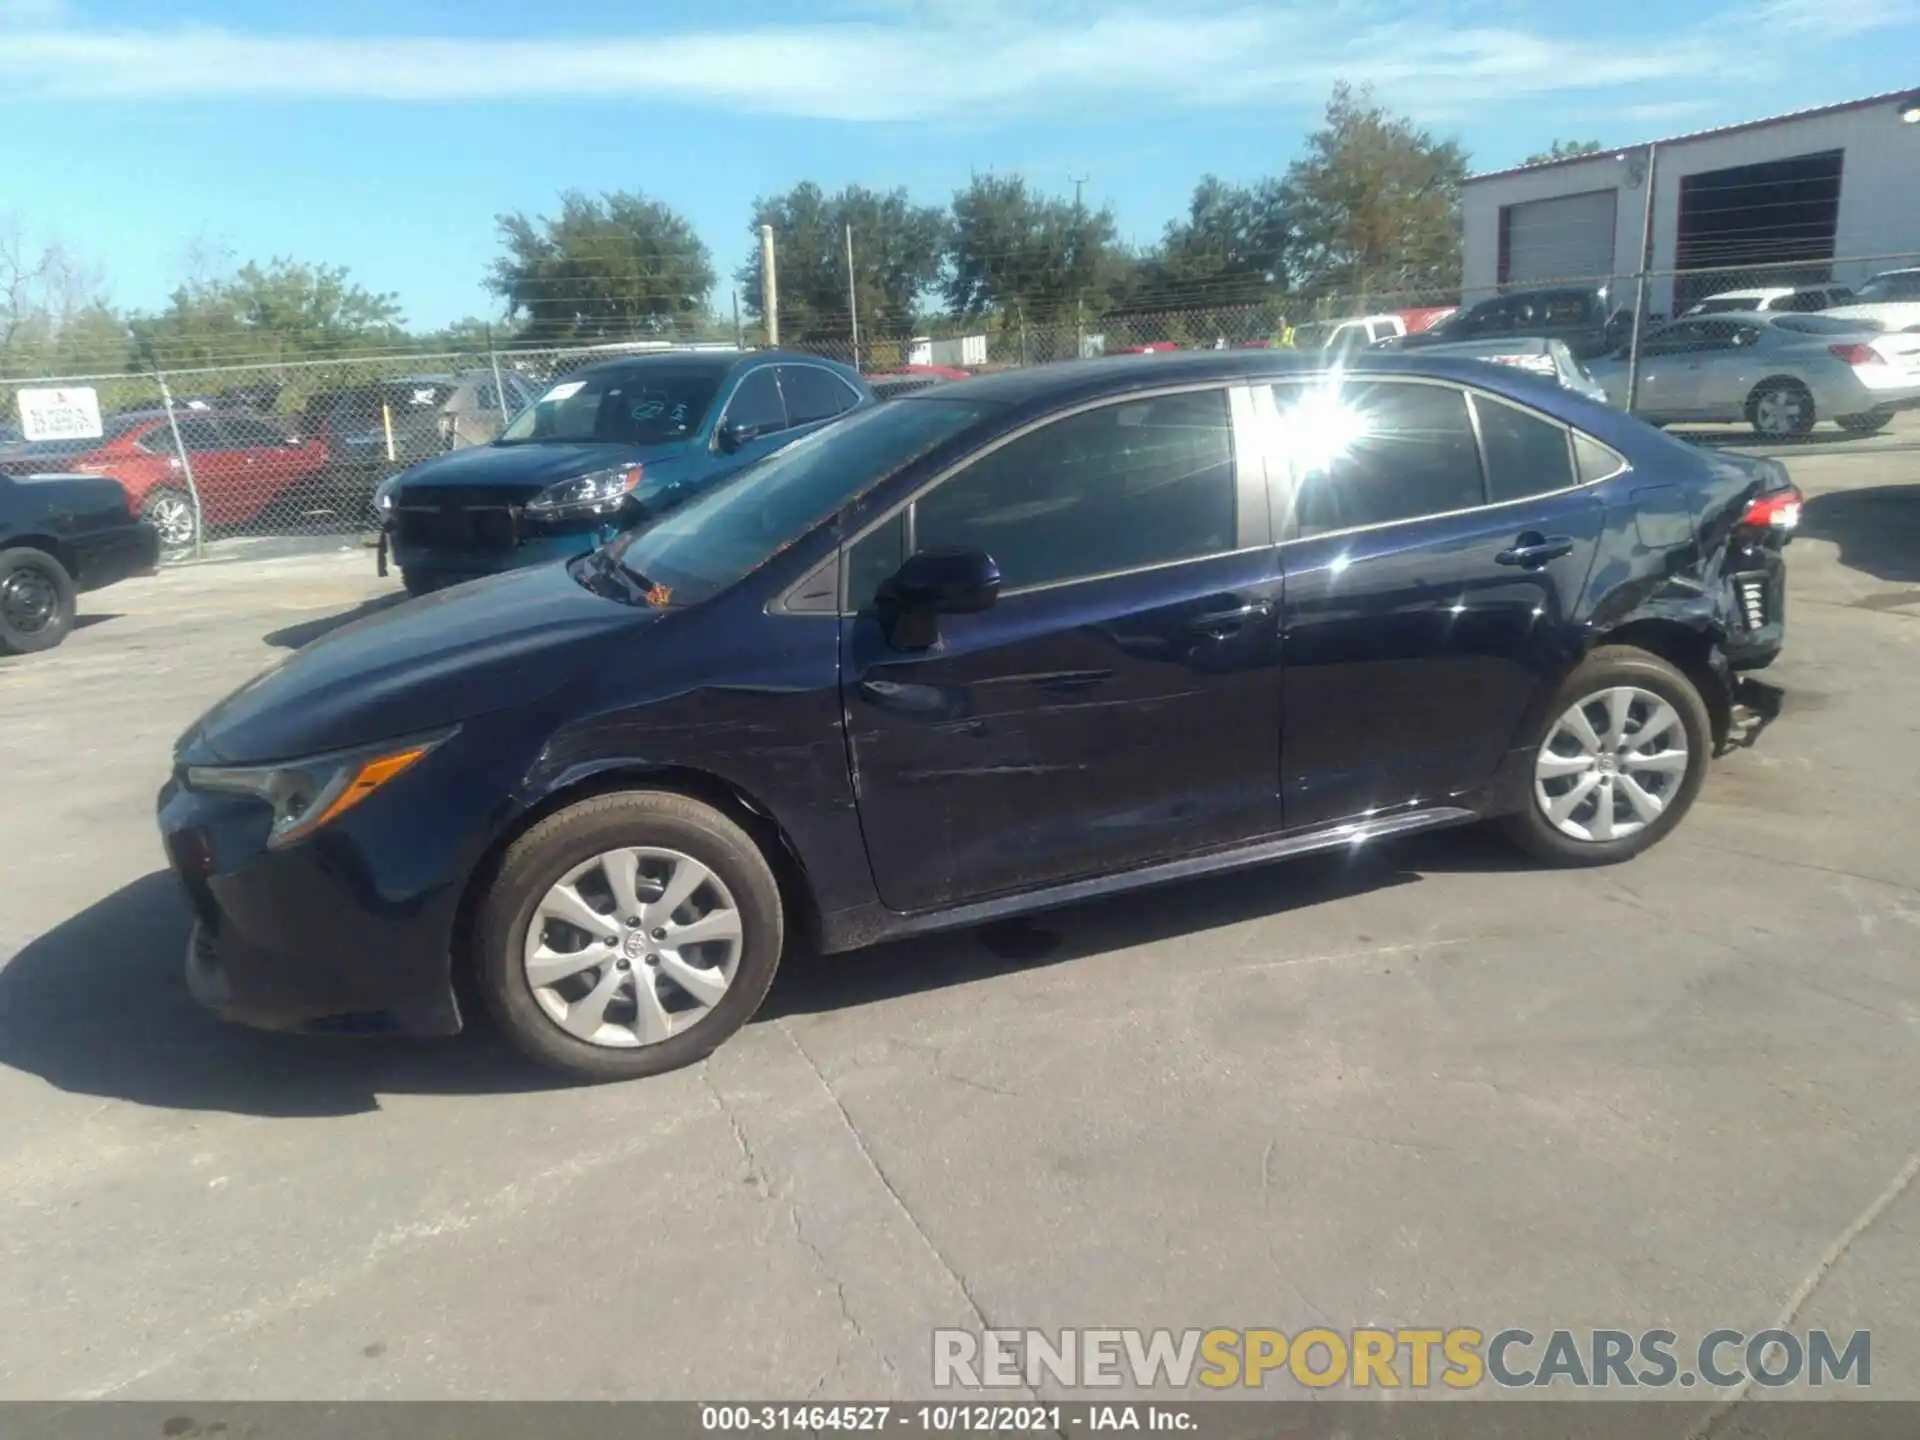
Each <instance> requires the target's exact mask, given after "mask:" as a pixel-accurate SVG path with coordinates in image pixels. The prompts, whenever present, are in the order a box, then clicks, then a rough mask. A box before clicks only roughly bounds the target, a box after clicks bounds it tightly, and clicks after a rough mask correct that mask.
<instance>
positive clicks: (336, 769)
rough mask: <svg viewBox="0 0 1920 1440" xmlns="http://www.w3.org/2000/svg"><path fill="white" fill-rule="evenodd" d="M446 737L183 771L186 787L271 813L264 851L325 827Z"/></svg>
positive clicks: (435, 735)
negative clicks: (257, 804) (243, 800)
mask: <svg viewBox="0 0 1920 1440" xmlns="http://www.w3.org/2000/svg"><path fill="white" fill-rule="evenodd" d="M451 734H453V731H451V730H443V731H441V732H439V733H438V734H434V735H427V736H416V737H415V738H414V739H412V740H404V741H394V740H388V741H383V742H382V743H381V744H379V745H372V746H363V747H361V748H359V749H356V750H339V751H335V752H334V753H333V754H330V755H315V756H313V757H311V758H310V759H306V760H290V761H288V762H286V763H285V764H283V765H255V766H227V765H194V766H190V767H188V769H187V788H188V789H190V790H212V791H218V792H220V793H222V794H227V795H249V796H252V797H253V798H254V799H256V800H261V801H264V802H265V803H266V804H267V805H269V806H271V807H272V809H273V829H272V831H271V832H269V834H268V835H267V848H268V849H269V850H281V849H284V848H286V847H287V846H289V845H293V844H296V843H298V842H299V841H301V840H304V839H306V837H307V836H309V835H311V834H313V833H314V831H316V830H318V829H320V828H321V827H322V826H323V825H328V824H331V823H332V822H333V821H334V820H337V819H338V818H339V817H340V816H342V815H344V814H345V813H346V812H347V811H349V810H351V809H352V808H353V807H354V806H356V805H358V804H359V803H360V802H361V801H362V800H365V799H366V798H367V797H368V796H369V795H371V794H373V792H374V791H376V790H378V789H379V788H380V787H381V786H382V785H385V784H386V783H387V782H388V781H389V780H392V779H394V778H396V777H397V776H399V775H401V774H404V773H405V772H406V771H408V770H410V769H412V768H413V767H414V766H415V765H417V764H419V763H420V762H421V761H422V760H424V759H425V758H426V757H427V756H428V755H429V754H430V753H432V751H433V749H434V747H435V746H437V745H439V744H440V743H441V742H442V741H444V740H446V739H447V737H448V736H450V735H451Z"/></svg>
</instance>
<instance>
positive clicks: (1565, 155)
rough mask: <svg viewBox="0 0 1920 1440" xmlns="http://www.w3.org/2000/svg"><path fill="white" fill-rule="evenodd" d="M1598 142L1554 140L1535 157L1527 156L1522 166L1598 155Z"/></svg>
mask: <svg viewBox="0 0 1920 1440" xmlns="http://www.w3.org/2000/svg"><path fill="white" fill-rule="evenodd" d="M1599 153H1600V142H1599V141H1598V140H1556V141H1554V142H1553V144H1551V145H1549V146H1548V147H1547V148H1546V149H1545V150H1542V151H1541V152H1540V153H1539V154H1537V155H1529V156H1527V158H1526V159H1524V160H1522V161H1521V162H1520V163H1521V164H1522V165H1545V164H1546V163H1547V162H1548V161H1551V160H1571V159H1573V158H1574V157H1575V156H1578V155H1598V154H1599Z"/></svg>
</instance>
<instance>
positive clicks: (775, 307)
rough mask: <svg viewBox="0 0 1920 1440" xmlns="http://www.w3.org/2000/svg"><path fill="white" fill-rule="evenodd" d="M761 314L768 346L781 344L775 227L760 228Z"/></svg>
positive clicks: (763, 226)
mask: <svg viewBox="0 0 1920 1440" xmlns="http://www.w3.org/2000/svg"><path fill="white" fill-rule="evenodd" d="M760 313H761V315H762V316H763V317H764V318H765V320H766V322H767V346H768V348H769V349H776V348H778V346H779V344H780V282H779V277H778V276H777V275H775V273H774V266H773V227H772V226H771V225H762V226H761V227H760Z"/></svg>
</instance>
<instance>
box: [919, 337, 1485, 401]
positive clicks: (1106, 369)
mask: <svg viewBox="0 0 1920 1440" xmlns="http://www.w3.org/2000/svg"><path fill="white" fill-rule="evenodd" d="M1437 348H1438V347H1427V348H1422V349H1420V350H1408V351H1383V350H1372V349H1370V350H1360V351H1356V352H1354V353H1353V354H1352V355H1350V356H1349V357H1348V358H1347V359H1346V361H1345V362H1343V363H1342V364H1341V365H1340V366H1339V367H1338V368H1339V369H1340V371H1341V372H1342V373H1344V374H1348V375H1355V376H1379V377H1381V378H1386V377H1390V376H1394V375H1424V376H1430V377H1433V378H1436V379H1442V380H1453V381H1457V382H1459V383H1461V384H1464V385H1473V386H1477V387H1481V388H1489V387H1491V388H1495V389H1498V388H1500V387H1501V384H1502V379H1501V377H1500V376H1499V375H1498V374H1495V375H1494V376H1493V377H1492V378H1489V375H1488V371H1489V370H1490V369H1493V370H1496V371H1497V370H1498V367H1489V366H1488V365H1487V363H1486V362H1485V361H1484V360H1475V359H1470V358H1467V357H1465V356H1459V357H1455V356H1448V355H1444V354H1442V355H1434V354H1432V350H1433V349H1437ZM1329 368H1330V367H1329V366H1328V364H1327V362H1326V361H1325V360H1324V359H1323V358H1322V357H1321V356H1320V355H1319V354H1317V353H1313V352H1306V353H1302V352H1298V351H1288V350H1183V351H1179V352H1176V353H1173V354H1161V355H1110V356H1103V357H1102V358H1100V359H1097V360H1061V361H1056V362H1055V363H1053V364H1049V365H1036V366H1033V367H1032V368H1030V369H1024V370H1002V371H997V372H995V373H994V374H991V375H980V376H976V377H975V378H973V379H971V380H956V381H954V382H953V383H952V384H950V385H935V386H932V387H930V388H928V389H926V390H916V391H913V392H911V393H909V394H905V395H902V396H900V397H899V398H898V399H897V400H894V401H890V402H889V403H890V404H897V405H909V404H911V405H941V404H949V403H957V402H960V401H968V402H984V403H989V404H994V405H1004V406H1006V407H1008V409H1010V410H1021V411H1031V412H1034V413H1046V412H1048V411H1052V410H1056V409H1060V408H1062V407H1065V406H1069V405H1073V404H1076V403H1079V402H1081V401H1088V400H1102V399H1107V398H1110V397H1112V398H1117V397H1120V396H1124V395H1127V394H1130V393H1132V392H1134V391H1139V390H1158V389H1162V388H1164V387H1166V386H1169V385H1184V384H1191V385H1204V384H1207V383H1209V382H1217V383H1219V384H1234V383H1251V382H1258V381H1262V380H1276V381H1277V380H1287V379H1291V378H1296V377H1299V378H1304V377H1306V376H1310V375H1317V374H1324V373H1326V371H1327V370H1328V369H1329Z"/></svg>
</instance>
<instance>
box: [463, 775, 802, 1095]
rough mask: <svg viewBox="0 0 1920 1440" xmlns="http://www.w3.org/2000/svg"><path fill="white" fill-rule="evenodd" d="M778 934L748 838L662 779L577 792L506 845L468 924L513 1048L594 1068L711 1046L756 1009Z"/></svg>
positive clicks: (635, 1069) (562, 1065) (600, 1071)
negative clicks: (653, 786) (613, 790)
mask: <svg viewBox="0 0 1920 1440" xmlns="http://www.w3.org/2000/svg"><path fill="white" fill-rule="evenodd" d="M784 937H785V916H784V914H783V911H782V906H781V902H780V887H779V885H778V883H777V882H776V881H775V879H774V875H773V871H772V870H771V869H770V868H769V867H768V865H767V861H766V857H765V856H764V855H762V854H761V852H760V849H759V847H758V846H757V845H755V844H754V842H753V840H752V838H751V837H750V836H749V835H748V834H747V833H746V832H745V831H744V830H742V829H741V828H740V827H739V826H738V825H736V824H735V823H734V822H733V821H732V820H730V819H728V818H727V817H726V816H725V815H723V814H721V813H720V812H719V811H718V810H716V809H714V808H713V807H712V806H710V805H705V804H702V803H701V802H699V801H697V800H692V799H689V798H688V797H686V796H684V795H675V794H670V793H666V792H662V791H630V792H625V793H621V794H615V795H603V796H599V797H596V798H594V799H591V800H585V801H582V802H581V803H579V804H577V805H573V806H569V807H568V808H567V809H565V810H562V811H560V812H558V813H557V814H554V815H551V816H549V817H548V818H547V819H545V820H542V821H541V822H540V823H539V824H538V825H535V826H534V827H533V828H532V829H531V830H529V831H528V832H527V833H526V834H525V835H523V836H521V837H520V839H518V840H517V841H515V842H514V844H513V846H512V847H511V848H510V849H509V850H508V851H507V853H506V856H505V858H504V860H503V862H502V864H501V867H500V871H499V875H498V877H497V878H496V879H495V880H494V881H493V884H492V886H491V888H490V889H489V891H488V893H487V895H486V898H485V900H484V902H483V904H482V905H481V907H480V911H479V916H478V920H477V923H476V926H475V932H474V944H475V947H476V950H475V957H474V958H475V961H476V964H477V974H478V979H479V982H480V991H481V994H482V995H483V997H484V998H485V1001H486V1004H487V1008H488V1010H489V1011H490V1012H491V1013H492V1014H493V1016H494V1017H495V1018H496V1019H497V1020H498V1021H499V1023H500V1025H501V1027H502V1028H503V1029H504V1030H505V1032H506V1034H507V1037H508V1039H509V1040H511V1041H512V1043H513V1044H514V1045H515V1047H516V1048H518V1049H519V1050H521V1051H522V1052H523V1053H525V1054H526V1055H527V1056H529V1057H530V1058H532V1059H534V1060H536V1061H538V1062H540V1063H541V1064H543V1065H547V1066H550V1067H552V1068H554V1069H558V1070H562V1071H564V1072H566V1073H568V1074H570V1075H574V1076H576V1077H579V1078H583V1079H589V1080H620V1079H630V1078H633V1077H637V1076H642V1075H657V1074H660V1073H662V1072H664V1071H667V1070H675V1069H678V1068H680V1067H681V1066H683V1065H690V1064H692V1063H693V1062H695V1061H697V1060H700V1059H703V1058H705V1057H706V1056H707V1055H708V1054H710V1053H711V1052H712V1051H713V1049H714V1048H715V1047H716V1046H718V1045H719V1044H720V1043H721V1042H722V1041H723V1040H725V1039H726V1038H727V1037H728V1036H730V1035H732V1034H733V1033H734V1031H736V1030H738V1029H739V1028H740V1027H741V1026H742V1025H744V1024H746V1022H747V1021H748V1020H749V1019H750V1018H752V1016H753V1013H754V1011H755V1010H757V1009H758V1008H759V1007H760V1002H761V1000H762V999H764V998H765V996H766V993H767V987H768V986H769V985H771V984H772V983H773V976H774V971H775V970H776V969H777V968H778V966H779V963H780V952H781V948H782V946H783V944H784Z"/></svg>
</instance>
